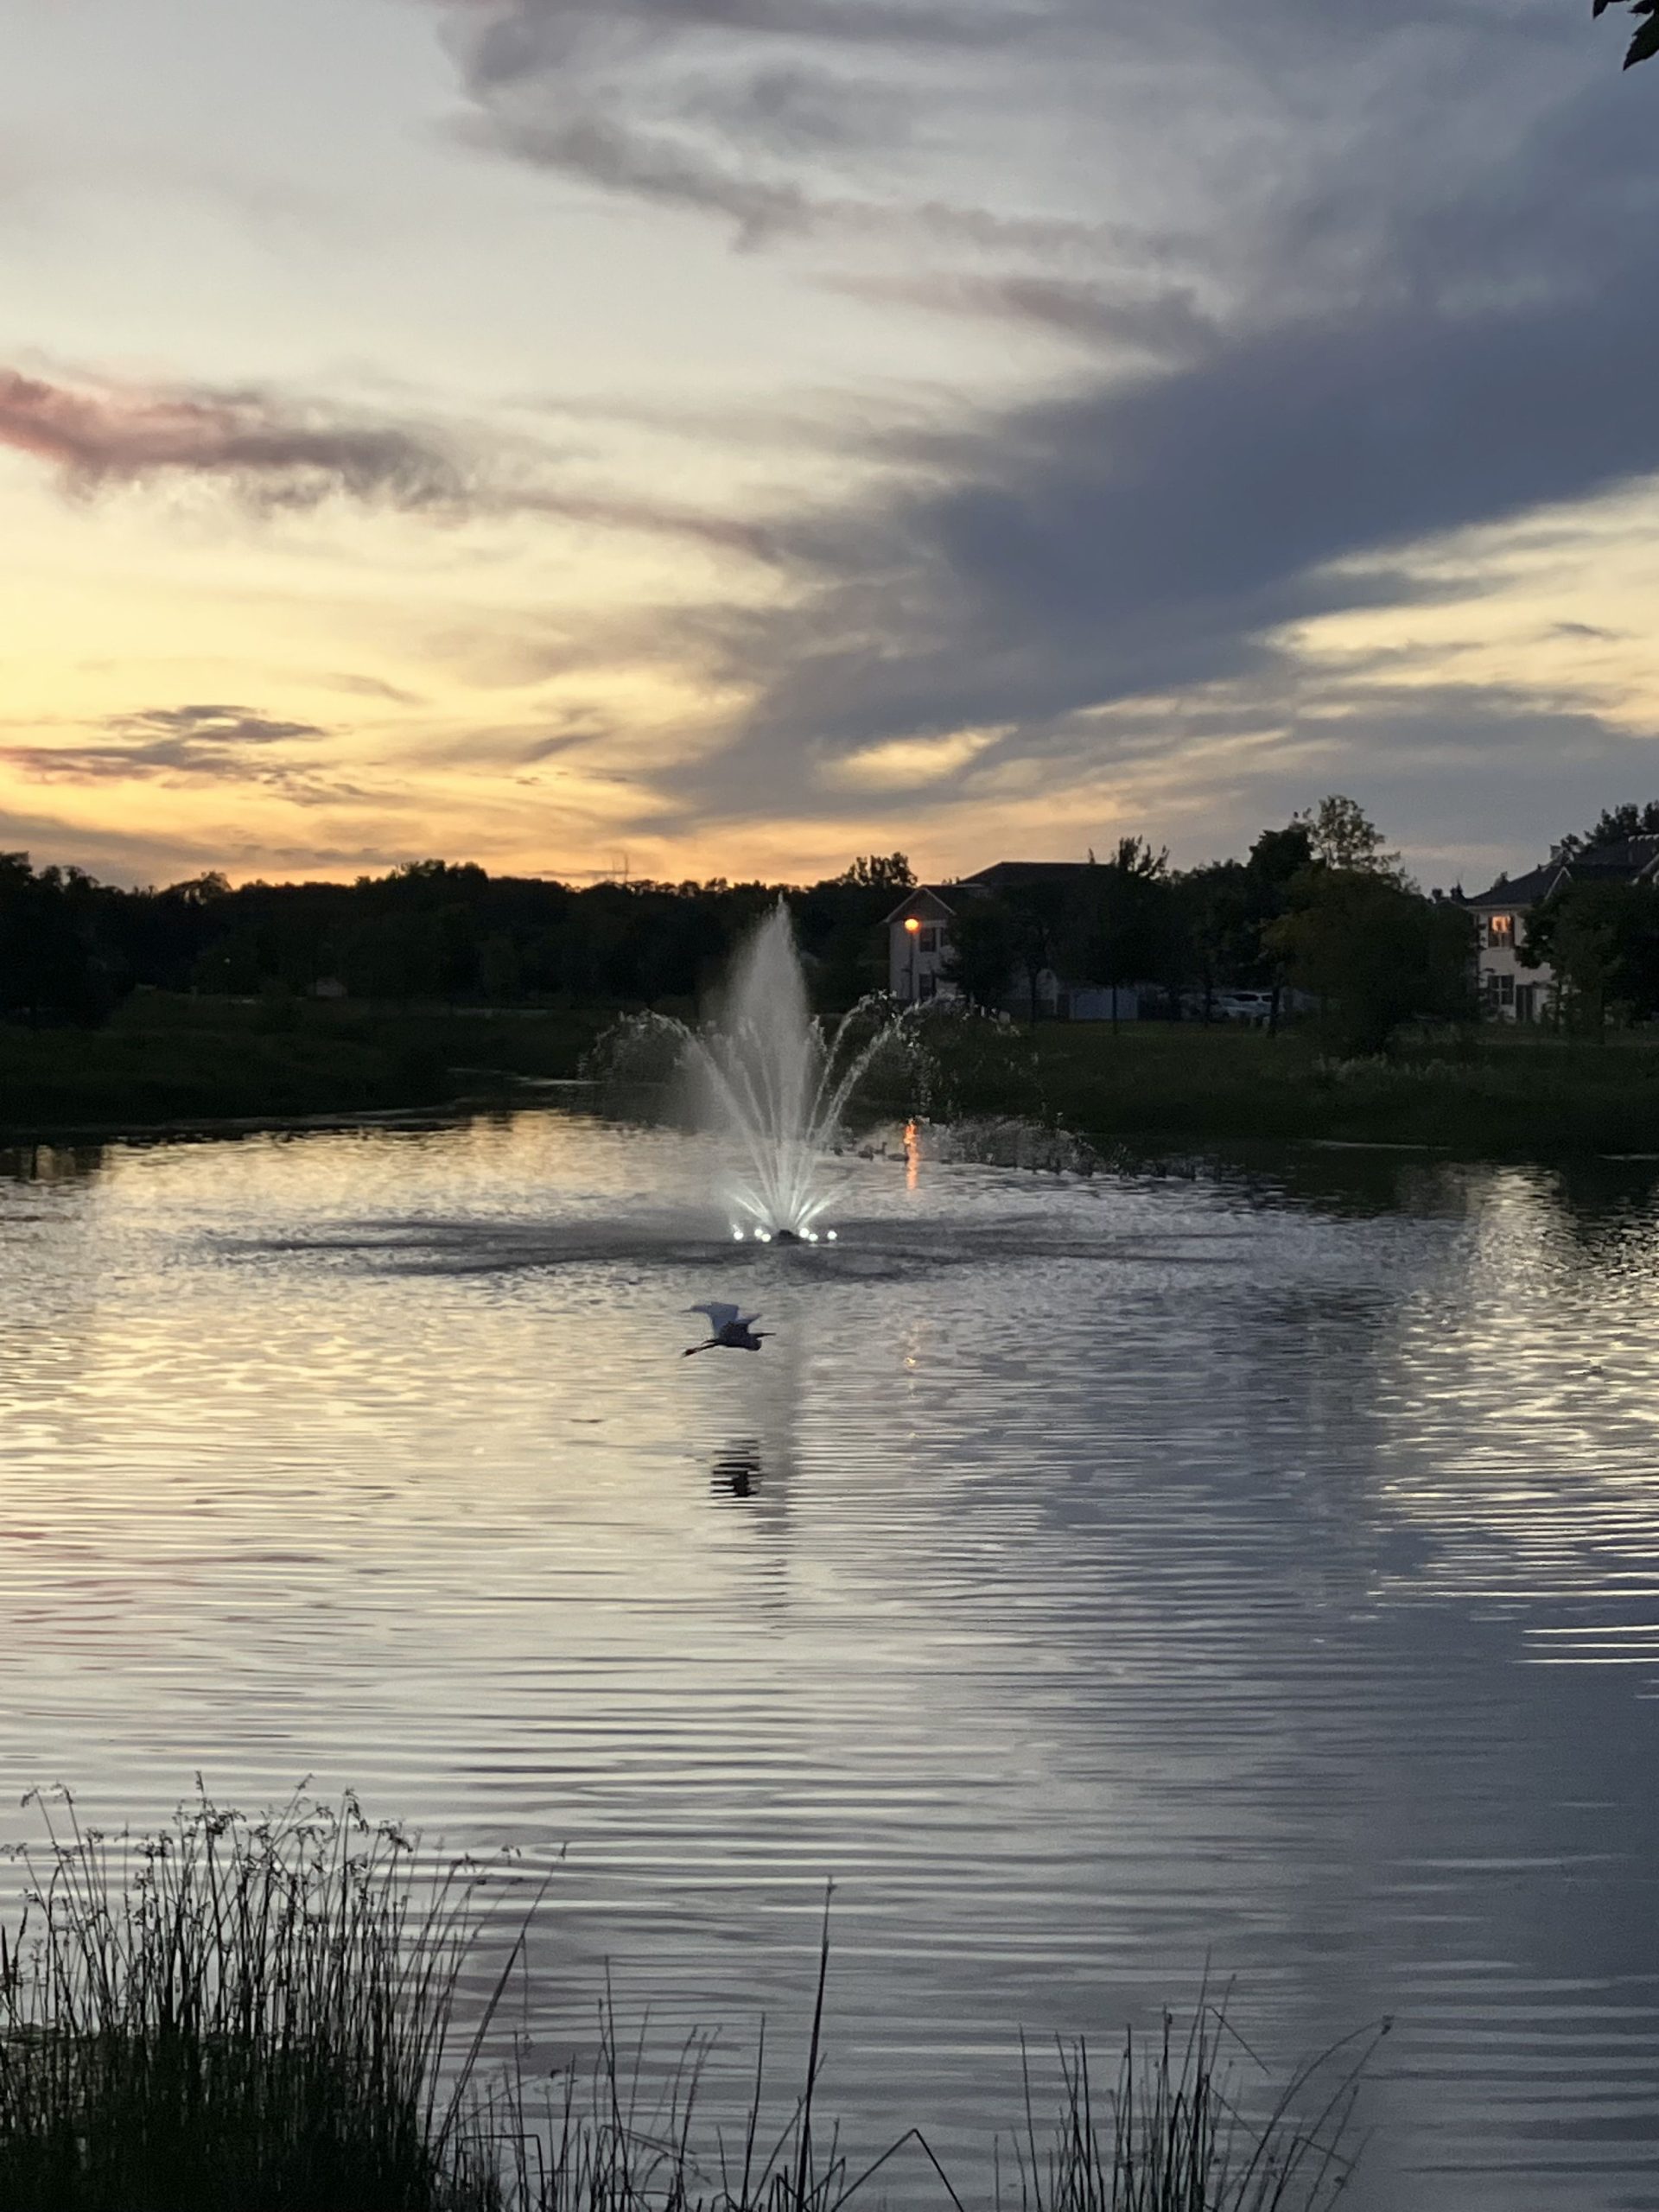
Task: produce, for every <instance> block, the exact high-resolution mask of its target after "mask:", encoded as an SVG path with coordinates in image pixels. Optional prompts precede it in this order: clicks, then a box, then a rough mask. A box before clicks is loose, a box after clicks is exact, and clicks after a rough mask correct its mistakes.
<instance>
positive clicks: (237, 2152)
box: [0, 1797, 1374, 2212]
mask: <svg viewBox="0 0 1659 2212" xmlns="http://www.w3.org/2000/svg"><path fill="white" fill-rule="evenodd" d="M22 1856H23V1860H24V1866H25V1871H26V1873H27V1876H28V1878H29V1887H28V1892H27V1898H26V1903H25V1904H24V1907H23V1910H22V1916H21V1919H20V1921H19V1922H18V1923H17V1924H16V1926H14V1927H12V1928H10V1929H0V2212H842V2208H843V2207H846V2206H847V2205H849V2203H850V2202H852V2201H853V2200H854V2199H855V2198H856V2199H860V2200H862V2201H865V2202H872V2203H891V2202H901V2203H904V2204H906V2205H908V2204H911V2203H932V2204H937V2205H938V2206H940V2207H944V2206H946V2205H949V2206H950V2207H953V2208H954V2212H964V2207H965V2205H966V2204H969V2203H976V2204H981V2205H983V2204H986V2203H992V2204H995V2205H996V2206H997V2207H999V2208H1000V2207H1002V2206H1005V2205H1006V2206H1007V2208H1009V2212H1013V2208H1014V2206H1015V2205H1016V2204H1017V2205H1018V2206H1019V2207H1020V2212H1325V2208H1327V2207H1329V2206H1330V2205H1331V2204H1332V2202H1334V2200H1335V2198H1336V2196H1337V2195H1338V2192H1339V2190H1340V2189H1341V2187H1342V2185H1343V2183H1344V2181H1345V2180H1346V2178H1347V2176H1348V2174H1349V2172H1350V2171H1351V2164H1352V2158H1351V2145H1350V2144H1349V2136H1350V2121H1351V2115H1352V2112H1353V2107H1354V2102H1355V2099H1356V2097H1357V2093H1358V2089H1359V2086H1360V2082H1361V2077H1362V2075H1363V2069H1364V2064H1365V2061H1366V2058H1367V2057H1368V2056H1369V2053H1370V2049H1371V2048H1372V2047H1373V2041H1374V2039H1371V2038H1361V2039H1357V2041H1356V2042H1354V2043H1352V2044H1347V2045H1343V2046H1339V2047H1338V2049H1337V2050H1333V2051H1332V2052H1330V2053H1327V2054H1326V2055H1325V2057H1324V2058H1323V2059H1321V2060H1320V2061H1319V2062H1318V2063H1317V2064H1315V2065H1314V2066H1313V2067H1310V2068H1308V2069H1304V2070H1303V2071H1302V2072H1301V2073H1300V2074H1299V2075H1296V2076H1294V2078H1293V2079H1292V2080H1291V2081H1290V2082H1289V2083H1288V2084H1287V2085H1286V2087H1285V2088H1283V2090H1282V2091H1281V2093H1280V2094H1278V2095H1277V2096H1276V2097H1272V2096H1267V2095H1264V2094H1262V2093H1261V2091H1262V2083H1263V2082H1265V2078H1266V2077H1265V2071H1264V2069H1258V2068H1257V2067H1256V2066H1255V2062H1254V2060H1253V2059H1252V2058H1251V2056H1250V2054H1249V2051H1248V2049H1247V2047H1246V2046H1245V2045H1244V2044H1243V2043H1242V2041H1240V2040H1239V2039H1238V2038H1237V2037H1236V2035H1235V2033H1234V2031H1233V2030H1232V2029H1231V2027H1230V2024H1229V2022H1228V2019H1227V2017H1226V2007H1225V2005H1216V2004H1212V2003H1211V2002H1210V2001H1209V1999H1208V1998H1207V1997H1206V1998H1205V1999H1204V2000H1203V2001H1202V2002H1201V2003H1200V2005H1199V2006H1198V2011H1197V2013H1196V2015H1195V2018H1194V2019H1193V2022H1192V2025H1191V2027H1190V2028H1189V2029H1188V2030H1187V2031H1185V2034H1179V2033H1178V2032H1177V2031H1176V2028H1175V2025H1174V2023H1173V2020H1172V2019H1168V2018H1166V2020H1165V2022H1164V2024H1163V2030H1162V2034H1161V2039H1160V2041H1158V2042H1157V2043H1155V2044H1154V2045H1153V2047H1152V2048H1151V2049H1150V2050H1147V2051H1143V2050H1141V2048H1140V2047H1139V2046H1138V2045H1137V2044H1135V2043H1134V2042H1133V2041H1131V2042H1129V2043H1128V2044H1127V2045H1126V2046H1125V2049H1124V2050H1123V2052H1122V2056H1121V2059H1120V2061H1119V2063H1118V2064H1117V2066H1116V2069H1115V2070H1114V2072H1113V2074H1112V2075H1111V2077H1110V2081H1109V2086H1108V2087H1107V2088H1106V2089H1105V2091H1104V2093H1101V2092H1100V2091H1098V2090H1097V2089H1096V2083H1095V2079H1094V2062H1093V2059H1092V2056H1091V2054H1090V2050H1089V2048H1088V2046H1087V2045H1086V2044H1082V2043H1077V2044H1069V2045H1061V2046H1057V2050H1056V2055H1055V2064H1054V2070H1053V2071H1052V2074H1050V2075H1048V2077H1047V2087H1046V2088H1045V2087H1044V2086H1043V2085H1042V2083H1041V2082H1040V2081H1039V2069H1037V2068H1035V2067H1034V2066H1033V2064H1032V2063H1030V2062H1029V2060H1028V2062H1027V2068H1026V2094H1025V2100H1024V2111H1023V2113H1022V2114H1020V2115H1019V2116H1018V2117H1017V2118H1016V2120H1015V2125H1014V2128H1013V2130H1012V2133H1011V2135H1010V2136H1009V2137H1008V2138H1007V2145H1008V2147H1007V2150H1006V2151H1002V2150H999V2151H998V2152H997V2153H996V2154H995V2158H993V2160H992V2162H991V2171H990V2172H989V2173H988V2174H986V2173H978V2174H976V2175H975V2176H974V2177H972V2178H971V2180H969V2178H968V2177H964V2176H963V2175H962V2174H960V2173H956V2174H953V2173H951V2172H949V2171H947V2169H946V2167H945V2165H944V2162H943V2161H942V2160H941V2159H940V2158H938V2156H937V2155H936V2154H935V2151H934V2149H933V2146H932V2145H931V2143H930V2141H929V2139H928V2137H927V2135H926V2133H925V2131H924V2129H922V2128H921V2127H919V2126H918V2127H912V2128H911V2129H909V2130H907V2131H906V2133H903V2134H901V2135H900V2136H899V2137H898V2138H897V2139H895V2140H894V2141H893V2142H892V2143H891V2144H889V2145H887V2148H886V2149H884V2150H883V2151H881V2152H880V2154H879V2155H876V2156H874V2157H872V2158H866V2159H864V2160H862V2161H857V2160H855V2159H854V2158H851V2157H850V2156H849V2152H848V2150H847V2149H846V2147H845V2145H844V2144H843V2140H842V2134H841V2132H840V2130H839V2129H838V2128H837V2127H836V2126H834V2125H832V2124H826V2122H825V2120H823V2114H822V2094H821V2089H822V2076H823V2064H824V2056H825V2045H824V2029H825V1995H826V1989H827V1984H828V1975H829V1913H828V1907H827V1904H826V1910H825V1918H824V1926H823V1937H822V1942H821V1945H820V1949H819V1955H818V1961H817V1991H816V1996H815V1999H814V2003H813V2008H812V2012H811V2018H810V2036H809V2038H808V2046H807V2051H806V2058H805V2068H804V2076H803V2077H802V2079H801V2081H800V2082H799V2085H798V2087H797V2088H795V2089H794V2090H793V2091H792V2092H789V2093H786V2094H785V2095H784V2096H783V2097H782V2098H781V2100H780V2099H779V2097H778V2096H777V2095H776V2094H774V2091H773V2088H772V2083H771V2082H770V2081H769V2079H768V2075H767V2069H766V2038H765V2034H764V2031H763V2032H762V2035H761V2037H760V2048H759V2051H758V2054H757V2057H756V2060H755V2063H754V2067H753V2072H752V2074H751V2075H750V2076H749V2077H748V2087H747V2094H746V2095H745V2096H744V2097H743V2098H741V2099H740V2100H739V2101H738V2102H739V2106H740V2107H741V2117H740V2118H739V2120H737V2122H736V2124H735V2126H733V2125H731V2124H730V2123H729V2122H726V2123H722V2122H721V2120H719V2119H718V2118H715V2117H709V2115H708V2099H707V2095H706V2092H707V2089H708V2068H709V2061H710V2059H711V2056H712V2055H713V2053H714V2050H715V2045H714V2044H713V2042H712V2041H710V2040H709V2039H703V2038H697V2039H694V2040H693V2041H692V2042H690V2044H687V2045H686V2046H685V2047H684V2048H683V2050H681V2051H680V2052H679V2053H678V2054H677V2057H676V2058H675V2060H674V2062H673V2063H671V2064H670V2065H669V2066H668V2067H667V2068H666V2069H662V2068H659V2067H658V2064H657V2063H656V2059H655V2056H654V2054H653V2053H652V2052H651V2051H650V2050H649V2049H648V2048H647V2044H646V2041H645V2037H644V2035H643V2033H642V2034H641V2036H640V2037H639V2038H637V2039H635V2040H634V2041H632V2043H625V2041H624V2039H623V2037H622V2036H621V2035H620V2032H619V2029H618V2024H617V2019H616V2015H615V2012H614V2009H613V2006H612V2005H611V2003H610V2001H609V1999H608V1994H607V1999H606V2000H605V2001H604V2002H603V2003H602V2004H601V2006H600V2009H599V2012H598V2016H597V2019H596V2024H595V2031H594V2046H593V2052H592V2056H591V2057H590V2059H589V2061H588V2063H586V2064H585V2065H584V2066H582V2067H581V2068H578V2069H569V2070H567V2071H564V2072H563V2073H559V2074H556V2075H551V2076H549V2075H545V2074H543V2075H539V2076H538V2075H537V2073H536V2071H535V2070H534V2069H533V2068H532V2067H531V2062H530V2057H529V2053H528V2050H527V2048H526V2047H525V2046H524V2044H522V2043H514V2044H512V2051H513V2056H512V2058H511V2059H510V2060H509V2062H508V2063H507V2064H506V2065H505V2066H504V2067H499V2068H497V2069H493V2070H488V2071H486V2069H484V2068H483V2067H482V2066H481V2064H480V2054H481V2053H482V2052H483V2051H484V2050H485V2049H486V2046H487V2045H488V2044H490V2042H491V2041H492V2040H493V2038H492V2023H493V2021H494V2020H495V2019H496V2018H497V2015H498V2011H499V2006H500V2004H501V2000H502V1999H503V1997H504V1994H505V1992H506V1990H507V1988H508V1986H509V1985H510V1982H511V1980H512V1978H513V1976H514V1974H515V1973H516V1972H518V1971H519V1970H521V1968H522V1961H523V1950H522V1946H521V1944H520V1943H519V1942H517V1941H509V1942H506V1943H505V1945H504V1946H501V1947H499V1948H501V1949H502V1950H504V1952H505V1965H504V1966H503V1967H501V1968H500V1970H499V1972H498V1973H497V1974H495V1975H494V1976H493V1980H490V1981H489V1982H488V1983H487V1986H486V1988H485V1992H484V1994H483V1995H482V1997H481V1999H479V2000H478V2001H477V2002H475V2003H474V2005H473V2008H472V2009H473V2011H474V2016H475V2017H474V2019H473V2023H472V2027H471V2032H470V2034H468V2035H466V2036H462V2035H461V2033H460V2031H459V2021H460V2016H461V2003H460V1997H461V1974H462V1971H463V1968H467V1967H469V1965H470V1967H473V1968H475V1967H477V1965H478V1963H479V1961H480V1957H481V1955H482V1954H481V1952H480V1950H479V1949H478V1948H476V1947H477V1946H478V1943H479V1938H480V1929H481V1927H482V1926H483V1924H484V1922H483V1918H482V1913H483V1907H482V1904H481V1900H480V1882H481V1881H482V1879H483V1878H484V1877H485V1875H486V1872H487V1870H481V1869H479V1868H477V1867H475V1866H471V1865H470V1864H468V1863H466V1862H462V1863H461V1864H459V1865H457V1866H454V1867H451V1868H450V1869H448V1871H440V1872H436V1873H435V1874H434V1873H431V1872H428V1871H425V1870H424V1869H423V1864H422V1861H421V1859H419V1857H418V1855H417V1853H416V1851H415V1849H414V1847H413V1845H412V1843H411V1841H410V1839H409V1838H408V1837H407V1836H405V1835H404V1834H403V1833H402V1832H401V1831H400V1830H399V1829H397V1828H396V1827H391V1826H386V1825H380V1826H372V1825H371V1824H370V1823H369V1822H368V1821H366V1820H365V1818H364V1816H363V1815H362V1813H361V1812H360V1810H359V1808H358V1806H357V1804H356V1802H355V1801H354V1800H353V1799H352V1798H349V1797H348V1798H346V1800H345V1801H344V1802H342V1803H341V1804H340V1806H338V1807H323V1806H318V1805H315V1804H312V1803H308V1802H300V1801H296V1802H294V1803H293V1804H291V1805H290V1806H289V1808H287V1809H286V1810H285V1811H284V1812H283V1814H281V1815H277V1816H276V1817H274V1818H270V1819H265V1820H251V1819H247V1818H245V1817H244V1816H243V1815H240V1814H238V1813H235V1812H230V1811H226V1810H224V1809H222V1808H218V1807H215V1806H213V1805H212V1804H210V1803H209V1802H207V1801H206V1800H205V1799H203V1800H200V1801H199V1802H196V1803H195V1804H194V1805H191V1806H189V1807H188V1808H184V1809H183V1810H182V1811H181V1813H180V1814H179V1815H178V1816H177V1818H176V1819H175V1821H174V1823H173V1825H172V1826H171V1827H169V1828H168V1829H167V1830H166V1831H164V1832H163V1833H162V1834H156V1835H154V1836H149V1837H147V1838H143V1839H140V1840H132V1839H129V1838H126V1837H119V1838H111V1837H109V1836H105V1835H104V1834H99V1833H98V1832H96V1831H93V1830H90V1829H86V1828H83V1827H81V1826H80V1824H79V1821H78V1819H77V1817H76V1815H75V1811H74V1808H73V1804H72V1803H70V1802H68V1801H67V1800H64V1801H62V1804H61V1808H60V1809H59V1810H57V1811H55V1812H54V1811H52V1810H50V1809H48V1825H47V1840H46V1842H45V1844H44V1845H43V1846H41V1847H37V1848H36V1849H35V1850H34V1851H33V1852H32V1853H23V1854H22ZM474 1979H475V1977H474V1975H473V1974H469V1986H470V1984H471V1983H472V1981H473V1980H474ZM1253 2076H1256V2077H1259V2078H1252V2077H1253ZM1050 2097H1052V2110H1046V2111H1043V2112H1041V2113H1039V2106H1041V2105H1042V2104H1043V2103H1044V2101H1045V2100H1046V2099H1047V2098H1050ZM721 2108H722V2109H726V2110H729V2109H731V2108H732V2107H731V2106H730V2104H729V2102H724V2103H722V2107H721Z"/></svg>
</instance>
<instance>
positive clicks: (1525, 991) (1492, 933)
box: [1452, 837, 1659, 1021]
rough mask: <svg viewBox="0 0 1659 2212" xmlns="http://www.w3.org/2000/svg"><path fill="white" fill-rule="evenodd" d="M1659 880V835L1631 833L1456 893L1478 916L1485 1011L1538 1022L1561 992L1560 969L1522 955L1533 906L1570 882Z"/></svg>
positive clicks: (1504, 1018) (1478, 954) (1479, 966)
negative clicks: (1533, 963)
mask: <svg viewBox="0 0 1659 2212" xmlns="http://www.w3.org/2000/svg"><path fill="white" fill-rule="evenodd" d="M1654 880H1659V837H1626V838H1624V840H1622V842H1619V843H1618V844H1616V845H1592V847H1591V848H1590V849H1589V850H1588V851H1587V852H1583V853H1578V854H1565V853H1560V852H1556V853H1552V854H1551V855H1550V857H1549V858H1548V860H1547V861H1545V862H1544V864H1543V866H1542V867H1541V868H1529V870H1528V872H1527V874H1525V875H1518V876H1516V879H1515V880H1514V881H1513V882H1511V881H1510V879H1509V877H1508V876H1506V875H1500V876H1499V877H1498V879H1497V882H1496V883H1495V884H1493V886H1492V887H1491V890H1490V891H1483V892H1481V893H1478V895H1477V896H1476V897H1474V898H1472V899H1470V898H1465V896H1464V894H1463V893H1462V892H1461V891H1454V892H1453V893H1452V897H1453V898H1454V899H1457V900H1458V902H1459V904H1460V905H1461V906H1465V907H1467V909H1468V910H1469V912H1471V914H1472V915H1473V916H1474V919H1475V941H1476V950H1475V964H1476V969H1477V973H1478V977H1479V988H1480V1005H1481V1011H1482V1012H1483V1013H1484V1014H1491V1015H1493V1016H1495V1017H1496V1018H1497V1020H1500V1021H1536V1020H1537V1019H1538V1017H1539V1016H1540V1015H1541V1014H1543V1013H1544V1012H1545V1011H1546V1009H1547V1008H1548V1007H1549V1005H1550V1003H1551V1001H1552V1000H1553V999H1554V993H1555V974H1554V969H1551V968H1550V967H1548V965H1547V964H1546V963H1542V962H1540V963H1539V965H1538V966H1537V967H1535V968H1529V967H1528V966H1527V964H1526V963H1525V961H1524V960H1523V959H1522V957H1521V948H1522V944H1523V942H1524V939H1525V936H1526V920H1527V915H1528V913H1529V912H1530V910H1531V909H1532V908H1533V907H1534V906H1538V905H1539V904H1540V903H1541V901H1542V900H1543V899H1548V896H1549V894H1550V893H1551V892H1552V891H1557V890H1559V889H1560V887H1562V886H1563V885H1564V884H1568V883H1643V882H1651V881H1654Z"/></svg>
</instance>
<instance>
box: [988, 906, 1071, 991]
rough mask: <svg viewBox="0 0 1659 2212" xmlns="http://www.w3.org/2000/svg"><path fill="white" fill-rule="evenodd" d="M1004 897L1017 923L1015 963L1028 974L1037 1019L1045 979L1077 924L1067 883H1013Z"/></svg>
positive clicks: (1026, 979) (1054, 965) (1014, 921)
mask: <svg viewBox="0 0 1659 2212" xmlns="http://www.w3.org/2000/svg"><path fill="white" fill-rule="evenodd" d="M1003 898H1004V904H1005V905H1006V906H1007V912H1008V915H1009V918H1010V919H1011V921H1012V922H1013V925H1014V963H1015V965H1016V967H1017V968H1018V969H1019V970H1020V974H1021V975H1022V976H1024V977H1025V982H1026V993H1027V1000H1028V1002H1029V1005H1030V1008H1031V1018H1032V1020H1033V1022H1034V1021H1035V1020H1036V1019H1037V1017H1038V1014H1039V1011H1040V986H1041V983H1042V979H1043V977H1044V976H1045V975H1047V974H1052V972H1053V970H1054V969H1056V968H1057V967H1058V963H1059V960H1060V957H1061V950H1062V947H1063V946H1064V945H1065V942H1066V939H1067V937H1068V936H1069V935H1070V933H1071V930H1072V928H1073V926H1074V922H1075V917H1074V913H1073V910H1072V902H1071V893H1070V892H1069V891H1068V889H1067V888H1066V887H1065V885H1064V884H1061V883H1052V882H1043V881H1038V882H1034V883H1011V884H1010V885H1009V886H1008V887H1007V891H1006V893H1004V894H1003Z"/></svg>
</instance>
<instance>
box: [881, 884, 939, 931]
mask: <svg viewBox="0 0 1659 2212" xmlns="http://www.w3.org/2000/svg"><path fill="white" fill-rule="evenodd" d="M956 912H957V910H956V908H955V907H954V906H951V904H950V901H949V900H948V899H946V898H945V896H944V892H943V891H942V890H941V889H940V888H939V887H938V885H937V884H932V883H918V884H916V885H914V886H913V887H912V888H911V889H910V890H908V891H906V893H905V895H904V897H903V898H902V899H900V900H899V904H898V905H897V906H895V907H894V908H893V912H891V913H890V914H889V915H888V916H887V918H886V921H885V924H884V927H886V928H887V929H891V928H892V927H893V924H894V923H895V922H902V921H903V920H904V919H905V918H906V915H908V914H914V915H915V917H916V918H917V919H918V921H922V922H949V921H953V920H954V919H955V918H956Z"/></svg>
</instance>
